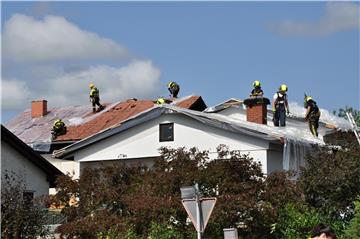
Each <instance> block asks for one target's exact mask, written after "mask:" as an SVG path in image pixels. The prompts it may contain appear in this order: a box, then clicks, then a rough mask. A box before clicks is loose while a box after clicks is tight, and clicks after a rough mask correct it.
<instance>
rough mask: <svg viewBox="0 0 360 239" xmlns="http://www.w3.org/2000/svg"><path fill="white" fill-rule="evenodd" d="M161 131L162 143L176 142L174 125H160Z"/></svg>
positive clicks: (160, 139) (160, 138)
mask: <svg viewBox="0 0 360 239" xmlns="http://www.w3.org/2000/svg"><path fill="white" fill-rule="evenodd" d="M159 129H160V134H159V141H160V142H166V141H174V123H166V124H160V125H159Z"/></svg>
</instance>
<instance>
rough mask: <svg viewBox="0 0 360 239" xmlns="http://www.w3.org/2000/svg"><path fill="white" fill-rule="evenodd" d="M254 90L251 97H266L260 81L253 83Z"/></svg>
mask: <svg viewBox="0 0 360 239" xmlns="http://www.w3.org/2000/svg"><path fill="white" fill-rule="evenodd" d="M253 86H254V89H253V90H252V91H251V95H250V97H259V96H260V97H262V96H263V95H264V92H263V90H262V89H261V83H260V81H258V80H256V81H254V83H253Z"/></svg>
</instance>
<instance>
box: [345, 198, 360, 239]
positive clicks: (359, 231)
mask: <svg viewBox="0 0 360 239" xmlns="http://www.w3.org/2000/svg"><path fill="white" fill-rule="evenodd" d="M354 205H355V216H354V218H353V219H351V221H350V224H349V226H348V228H347V229H346V231H345V238H349V239H359V238H360V196H358V197H357V200H356V201H355V202H354Z"/></svg>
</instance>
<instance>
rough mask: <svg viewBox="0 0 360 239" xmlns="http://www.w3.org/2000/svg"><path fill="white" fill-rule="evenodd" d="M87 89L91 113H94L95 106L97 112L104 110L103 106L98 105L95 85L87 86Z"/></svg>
mask: <svg viewBox="0 0 360 239" xmlns="http://www.w3.org/2000/svg"><path fill="white" fill-rule="evenodd" d="M89 88H90V94H89V97H90V102H91V103H92V107H93V113H95V112H96V105H97V106H98V107H99V109H98V110H99V111H100V110H102V109H104V106H103V105H101V104H100V94H99V90H98V89H97V88H96V87H95V85H94V84H93V83H90V84H89Z"/></svg>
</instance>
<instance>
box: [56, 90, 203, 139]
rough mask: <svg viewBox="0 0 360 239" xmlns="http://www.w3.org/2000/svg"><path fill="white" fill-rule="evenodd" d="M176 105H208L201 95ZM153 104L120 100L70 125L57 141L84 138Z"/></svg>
mask: <svg viewBox="0 0 360 239" xmlns="http://www.w3.org/2000/svg"><path fill="white" fill-rule="evenodd" d="M176 105H177V106H179V107H182V108H187V109H193V108H194V107H197V108H198V110H199V106H198V105H200V110H203V109H202V108H203V107H204V106H205V107H206V105H205V103H204V101H203V100H202V98H201V97H200V96H191V97H188V98H185V99H183V100H181V101H179V102H178V103H176ZM153 106H154V101H151V100H127V101H125V102H120V103H119V104H117V105H115V106H113V107H112V108H110V109H107V108H105V109H104V110H105V111H106V112H102V113H101V114H99V116H97V117H96V118H94V119H93V120H90V121H88V122H86V123H84V124H81V125H77V126H68V127H67V133H66V134H65V135H61V136H58V137H57V138H56V141H67V140H70V141H77V140H81V139H84V138H86V137H88V136H91V135H94V134H96V133H98V132H100V131H102V130H104V129H107V128H109V127H111V126H114V125H116V124H119V123H120V122H122V121H124V120H126V119H128V118H130V117H132V116H134V115H136V114H139V113H141V112H143V111H145V110H147V109H150V108H152V107H153Z"/></svg>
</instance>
